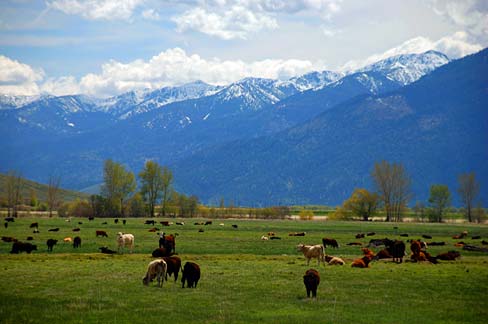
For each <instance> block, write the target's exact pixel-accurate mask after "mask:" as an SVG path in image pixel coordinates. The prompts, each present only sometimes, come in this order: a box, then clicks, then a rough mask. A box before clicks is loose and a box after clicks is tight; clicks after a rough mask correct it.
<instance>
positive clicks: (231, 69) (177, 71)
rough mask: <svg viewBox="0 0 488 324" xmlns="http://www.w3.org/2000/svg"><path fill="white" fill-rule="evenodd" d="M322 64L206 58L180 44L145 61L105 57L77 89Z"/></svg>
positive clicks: (285, 72)
mask: <svg viewBox="0 0 488 324" xmlns="http://www.w3.org/2000/svg"><path fill="white" fill-rule="evenodd" d="M322 68H323V66H321V65H319V64H314V63H312V62H310V61H307V60H279V59H276V60H273V59H269V60H263V61H255V62H250V63H247V62H244V61H241V60H225V61H223V60H220V59H218V58H214V59H211V60H206V59H204V58H202V57H200V56H199V55H196V54H194V55H188V54H187V53H186V52H185V51H184V50H182V49H180V48H173V49H168V50H167V51H164V52H161V53H160V54H159V55H156V56H153V57H152V58H151V59H150V60H148V61H144V60H135V61H132V62H130V63H121V62H117V61H109V62H107V63H105V64H103V65H102V72H101V73H100V74H92V73H91V74H88V75H86V76H84V77H82V78H81V80H80V83H79V84H80V91H81V93H84V94H88V95H94V96H111V95H115V94H119V93H122V92H125V91H129V90H133V89H145V88H149V89H156V88H160V87H163V86H170V85H181V84H184V83H188V82H193V81H196V80H202V81H204V82H207V83H211V84H219V85H223V84H228V83H231V82H235V81H237V80H240V79H242V78H245V77H251V76H253V77H263V78H274V79H288V78H290V77H292V76H296V75H301V74H303V73H306V72H309V71H312V70H317V69H322Z"/></svg>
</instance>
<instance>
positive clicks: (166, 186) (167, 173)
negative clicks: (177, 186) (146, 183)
mask: <svg viewBox="0 0 488 324" xmlns="http://www.w3.org/2000/svg"><path fill="white" fill-rule="evenodd" d="M172 184H173V173H172V172H171V170H170V169H168V168H167V167H163V174H162V187H161V191H162V199H161V205H162V211H161V212H162V214H163V217H165V216H166V207H167V203H168V200H169V197H170V196H171V191H172Z"/></svg>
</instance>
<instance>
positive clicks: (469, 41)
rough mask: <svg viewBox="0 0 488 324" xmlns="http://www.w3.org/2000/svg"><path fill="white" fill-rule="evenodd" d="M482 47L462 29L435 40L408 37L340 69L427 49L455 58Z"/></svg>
mask: <svg viewBox="0 0 488 324" xmlns="http://www.w3.org/2000/svg"><path fill="white" fill-rule="evenodd" d="M482 49H483V46H481V45H480V44H478V43H476V42H475V40H474V39H473V38H472V37H470V36H469V35H468V33H466V32H464V31H459V32H456V33H454V34H452V35H449V36H445V37H442V38H441V39H439V40H437V41H432V40H430V39H429V38H427V37H422V36H419V37H415V38H412V39H409V40H407V41H405V42H404V43H402V44H400V45H399V46H396V47H394V48H391V49H389V50H387V51H385V52H383V53H379V54H374V55H371V56H369V57H368V58H366V59H364V60H352V61H349V62H347V63H346V64H344V65H343V66H342V67H341V68H340V70H342V71H353V70H357V69H359V68H361V67H363V66H366V65H369V64H372V63H375V62H378V61H380V60H384V59H386V58H388V57H391V56H395V55H400V54H411V53H423V52H426V51H429V50H436V51H439V52H442V53H444V54H446V55H447V56H448V57H449V58H450V59H455V58H460V57H463V56H466V55H468V54H472V53H475V52H478V51H480V50H482Z"/></svg>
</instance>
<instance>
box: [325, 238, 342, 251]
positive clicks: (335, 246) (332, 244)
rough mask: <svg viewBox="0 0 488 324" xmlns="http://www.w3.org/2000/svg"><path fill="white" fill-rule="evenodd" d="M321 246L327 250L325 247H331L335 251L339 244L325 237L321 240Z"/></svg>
mask: <svg viewBox="0 0 488 324" xmlns="http://www.w3.org/2000/svg"><path fill="white" fill-rule="evenodd" d="M322 244H323V245H324V248H327V245H329V246H332V247H333V248H335V249H337V248H338V247H339V243H337V241H336V240H335V239H331V238H326V237H324V238H323V239H322Z"/></svg>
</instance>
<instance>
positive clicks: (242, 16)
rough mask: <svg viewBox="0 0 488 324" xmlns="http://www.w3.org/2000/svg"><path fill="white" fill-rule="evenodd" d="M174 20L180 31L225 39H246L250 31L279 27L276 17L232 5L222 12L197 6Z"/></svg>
mask: <svg viewBox="0 0 488 324" xmlns="http://www.w3.org/2000/svg"><path fill="white" fill-rule="evenodd" d="M172 20H173V21H174V22H175V23H176V26H177V31H178V32H185V31H188V30H195V31H199V32H201V33H204V34H208V35H210V36H217V37H219V38H221V39H224V40H229V39H235V38H241V39H246V38H247V36H248V35H249V34H250V33H255V32H258V31H260V30H261V29H275V28H277V27H278V23H277V21H276V20H275V19H274V18H272V17H269V16H268V15H265V14H262V13H254V12H252V11H251V10H249V9H247V8H245V7H241V6H235V7H232V8H231V9H230V10H226V11H224V12H222V13H213V12H208V11H207V10H205V9H203V8H195V9H192V10H189V11H186V12H185V13H183V14H182V15H180V16H176V17H173V19H172Z"/></svg>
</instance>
